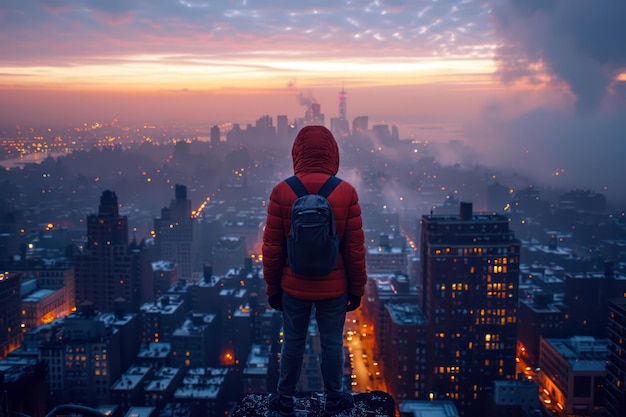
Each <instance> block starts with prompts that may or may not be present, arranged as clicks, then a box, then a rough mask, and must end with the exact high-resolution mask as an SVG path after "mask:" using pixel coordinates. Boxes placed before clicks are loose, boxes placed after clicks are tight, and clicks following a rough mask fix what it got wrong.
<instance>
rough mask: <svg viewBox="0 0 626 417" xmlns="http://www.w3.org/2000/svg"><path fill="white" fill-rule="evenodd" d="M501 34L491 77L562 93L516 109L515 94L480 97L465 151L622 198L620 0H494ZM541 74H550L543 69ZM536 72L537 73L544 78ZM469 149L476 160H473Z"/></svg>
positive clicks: (624, 120)
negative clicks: (490, 98) (484, 99)
mask: <svg viewBox="0 0 626 417" xmlns="http://www.w3.org/2000/svg"><path fill="white" fill-rule="evenodd" d="M492 3H493V15H492V18H493V22H494V25H495V28H496V31H497V34H498V37H499V39H500V40H501V42H502V43H501V45H500V46H499V48H498V49H497V52H496V61H497V63H498V72H497V74H496V75H497V77H499V79H500V81H501V82H502V83H503V84H504V85H505V86H513V85H514V83H516V82H526V83H531V84H536V85H539V84H540V83H541V84H542V85H543V90H544V91H545V92H546V94H550V90H551V89H555V90H556V89H561V90H562V91H564V92H563V93H562V97H561V100H559V101H557V102H555V103H554V104H552V105H547V104H543V105H539V106H536V107H534V108H531V109H527V110H525V111H523V112H522V113H519V112H518V113H517V114H514V113H512V112H511V111H510V109H511V108H512V107H515V102H514V101H513V99H510V100H506V99H502V98H499V99H497V100H493V101H491V102H490V103H489V104H488V105H486V106H485V107H484V108H483V109H482V112H481V114H480V116H479V117H478V118H477V119H476V120H475V121H474V122H472V123H470V124H469V126H468V131H467V138H468V143H469V144H470V146H471V147H475V148H476V149H480V152H477V153H475V154H473V155H472V160H471V161H469V160H467V158H466V160H464V161H463V162H464V163H481V164H484V165H487V166H493V167H496V168H506V169H509V170H513V171H516V172H519V173H520V174H523V175H527V176H529V177H531V178H536V179H537V181H540V182H543V183H547V184H548V185H552V186H555V187H565V188H586V189H591V190H594V191H599V192H603V193H605V194H606V195H607V196H608V197H609V198H610V199H611V200H614V201H615V202H619V203H624V202H626V193H624V192H623V191H622V190H623V186H622V184H621V183H622V179H623V178H624V177H626V166H625V164H624V163H623V155H622V154H623V152H624V151H625V150H626V144H624V141H623V135H624V132H626V95H625V92H626V88H625V85H624V84H625V83H624V82H623V81H619V80H620V78H619V77H618V76H619V74H621V73H623V72H624V71H625V70H626V48H624V45H625V44H626V26H625V25H623V16H625V15H626V3H624V2H614V1H594V2H589V1H585V0H571V1H562V0H552V1H543V2H527V1H520V0H509V1H493V2H492ZM545 74H547V76H548V80H546V79H545ZM542 77H543V78H542ZM476 159H477V160H476Z"/></svg>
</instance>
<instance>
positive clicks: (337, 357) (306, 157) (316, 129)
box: [262, 126, 367, 417]
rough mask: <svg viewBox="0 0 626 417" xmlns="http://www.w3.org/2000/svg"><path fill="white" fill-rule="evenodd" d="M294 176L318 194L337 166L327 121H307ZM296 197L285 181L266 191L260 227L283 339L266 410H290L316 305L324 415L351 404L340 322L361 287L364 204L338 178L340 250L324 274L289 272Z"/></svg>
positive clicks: (334, 197) (296, 149)
mask: <svg viewBox="0 0 626 417" xmlns="http://www.w3.org/2000/svg"><path fill="white" fill-rule="evenodd" d="M291 156H292V158H293V168H294V174H295V176H296V177H298V179H299V180H300V181H301V182H302V185H304V187H305V188H306V190H307V191H308V192H309V193H313V194H314V193H318V192H319V190H320V188H321V187H322V186H323V185H324V184H325V182H326V181H327V180H328V178H329V177H331V176H335V175H336V174H337V172H338V171H339V147H338V146H337V142H336V140H335V138H334V137H333V135H332V133H331V132H330V131H329V130H328V129H326V128H325V127H324V126H306V127H304V128H303V129H302V130H300V132H299V133H298V135H297V136H296V139H295V141H294V144H293V148H292V150H291ZM297 197H298V196H297V195H296V193H295V192H294V190H293V189H292V187H291V186H290V185H289V184H288V183H287V182H285V181H281V182H280V183H278V184H277V185H276V186H275V187H274V189H273V190H272V193H271V195H270V200H269V204H268V207H267V220H266V225H265V230H264V233H263V249H262V252H263V278H264V280H265V282H266V285H267V287H266V292H267V295H268V298H269V304H270V306H271V307H272V308H274V309H276V310H281V311H282V312H283V332H284V338H283V345H282V350H281V357H280V375H279V379H278V387H277V392H278V394H275V395H272V396H271V397H270V404H269V408H270V409H272V410H276V411H278V412H279V414H280V415H281V416H283V417H289V416H293V415H294V413H293V398H294V396H295V394H296V384H297V382H298V380H299V378H300V372H301V369H302V359H303V354H304V348H305V343H306V337H307V329H308V325H309V319H310V316H311V311H312V308H313V306H315V320H316V322H317V326H318V329H319V332H320V342H321V349H322V360H321V365H320V368H321V372H322V379H323V381H324V391H325V394H326V409H325V415H326V416H332V415H334V414H337V413H339V412H341V411H344V410H349V409H351V408H353V407H354V400H353V398H352V395H350V394H349V393H347V392H345V391H344V389H343V385H342V380H343V360H344V358H343V328H344V323H345V318H346V312H347V311H353V310H356V309H357V308H358V307H359V305H360V304H361V297H362V296H363V294H364V292H365V284H366V282H367V274H366V270H365V238H364V233H363V222H362V219H361V207H360V205H359V199H358V195H357V192H356V190H355V189H354V187H353V186H352V185H351V184H350V183H348V182H347V181H341V182H340V183H339V184H338V185H337V186H336V188H335V189H334V190H333V191H332V192H331V193H330V195H329V196H328V202H329V203H330V206H331V207H332V214H333V217H334V223H335V229H336V233H337V234H338V237H339V242H340V243H339V256H338V260H337V263H336V266H335V267H334V269H332V270H331V271H330V272H329V273H327V274H325V275H323V276H316V277H310V276H304V275H298V274H296V273H294V272H293V271H292V269H291V268H290V266H289V262H288V256H287V239H288V238H289V237H290V234H291V232H290V229H291V209H292V205H293V203H294V201H295V200H296V198H297Z"/></svg>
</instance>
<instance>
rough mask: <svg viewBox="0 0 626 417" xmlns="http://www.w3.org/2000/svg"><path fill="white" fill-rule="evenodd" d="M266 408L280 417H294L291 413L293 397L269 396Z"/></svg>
mask: <svg viewBox="0 0 626 417" xmlns="http://www.w3.org/2000/svg"><path fill="white" fill-rule="evenodd" d="M267 408H268V409H269V410H271V411H273V412H274V415H278V416H280V417H295V413H294V412H293V397H288V396H286V395H280V394H270V398H269V400H268V402H267Z"/></svg>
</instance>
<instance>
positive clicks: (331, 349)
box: [277, 292, 348, 397]
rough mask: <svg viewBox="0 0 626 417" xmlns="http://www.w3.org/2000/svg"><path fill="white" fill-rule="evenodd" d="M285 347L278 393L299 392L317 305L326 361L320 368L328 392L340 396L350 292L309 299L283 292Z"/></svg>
mask: <svg viewBox="0 0 626 417" xmlns="http://www.w3.org/2000/svg"><path fill="white" fill-rule="evenodd" d="M282 300H283V346H282V349H281V354H280V375H279V377H278V389H277V391H278V393H279V394H282V395H288V396H292V395H295V394H296V384H297V383H298V380H299V379H300V372H301V371H302V357H303V355H304V348H305V345H306V337H307V333H308V328H309V320H310V318H311V309H312V308H313V306H315V321H316V322H317V327H318V329H319V333H320V345H321V348H322V361H321V364H320V369H321V371H322V379H323V381H324V391H325V392H326V394H327V395H328V396H330V397H337V396H339V395H340V394H341V392H342V391H343V386H342V379H343V325H344V323H345V320H346V303H347V302H348V294H347V293H346V294H343V295H342V296H340V297H337V298H332V299H329V300H320V301H307V300H300V299H297V298H294V297H292V296H291V295H289V294H287V293H286V292H283V296H282Z"/></svg>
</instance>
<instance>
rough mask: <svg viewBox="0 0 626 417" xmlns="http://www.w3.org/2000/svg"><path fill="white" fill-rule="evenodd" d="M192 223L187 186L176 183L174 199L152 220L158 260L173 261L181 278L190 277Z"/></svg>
mask: <svg viewBox="0 0 626 417" xmlns="http://www.w3.org/2000/svg"><path fill="white" fill-rule="evenodd" d="M193 223H194V219H193V218H192V216H191V200H189V199H188V198H187V187H185V186H184V185H178V184H177V185H176V187H175V199H174V200H172V201H171V202H170V205H169V207H164V208H163V209H161V217H160V218H156V219H155V220H154V230H155V232H156V243H157V248H159V250H160V260H164V261H173V262H175V263H176V265H177V266H178V276H179V277H180V278H183V279H191V272H192V269H193V268H192V263H193V250H192V246H193Z"/></svg>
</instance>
